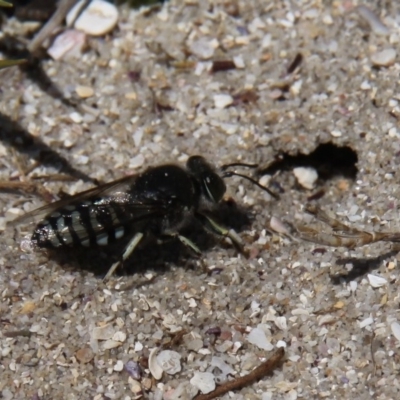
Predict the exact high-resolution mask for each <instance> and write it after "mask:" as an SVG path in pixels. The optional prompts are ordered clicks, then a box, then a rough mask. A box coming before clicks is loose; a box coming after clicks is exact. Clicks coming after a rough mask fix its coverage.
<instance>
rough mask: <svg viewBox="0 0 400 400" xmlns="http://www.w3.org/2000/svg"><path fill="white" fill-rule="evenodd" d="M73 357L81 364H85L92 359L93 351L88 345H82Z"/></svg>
mask: <svg viewBox="0 0 400 400" xmlns="http://www.w3.org/2000/svg"><path fill="white" fill-rule="evenodd" d="M75 357H76V359H77V360H78V361H79V362H80V363H81V364H87V363H89V362H90V361H92V359H93V351H92V349H91V348H90V347H82V348H81V349H79V350H78V351H77V352H76V353H75Z"/></svg>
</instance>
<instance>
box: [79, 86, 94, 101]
mask: <svg viewBox="0 0 400 400" xmlns="http://www.w3.org/2000/svg"><path fill="white" fill-rule="evenodd" d="M75 92H76V94H77V95H78V96H79V97H80V98H82V99H87V98H88V97H92V96H93V95H94V90H93V89H92V88H91V87H89V86H77V87H76V88H75Z"/></svg>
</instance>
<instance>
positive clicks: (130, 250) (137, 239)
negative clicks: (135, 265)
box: [103, 232, 143, 281]
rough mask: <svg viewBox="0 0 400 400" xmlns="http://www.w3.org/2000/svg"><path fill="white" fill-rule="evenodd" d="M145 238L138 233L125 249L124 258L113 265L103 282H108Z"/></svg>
mask: <svg viewBox="0 0 400 400" xmlns="http://www.w3.org/2000/svg"><path fill="white" fill-rule="evenodd" d="M142 238H143V233H140V232H139V233H137V234H136V235H135V236H134V237H133V238H132V239H131V240H130V241H129V243H128V245H127V246H126V248H125V251H124V252H123V254H122V257H121V259H120V260H118V261H116V262H115V263H114V264H113V265H111V268H110V269H109V270H108V272H107V274H106V276H105V277H104V278H103V281H106V280H108V279H109V278H110V277H111V276H112V275H113V273H114V272H115V270H116V269H117V268H118V267H119V266H120V265H121V264H122V263H123V262H124V261H125V260H126V259H127V258H129V257H130V255H131V254H132V253H133V251H134V250H135V248H136V246H137V245H138V244H139V242H140V241H141V240H142Z"/></svg>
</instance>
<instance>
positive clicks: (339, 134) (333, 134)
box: [331, 130, 342, 137]
mask: <svg viewBox="0 0 400 400" xmlns="http://www.w3.org/2000/svg"><path fill="white" fill-rule="evenodd" d="M331 135H332V136H333V137H340V136H342V132H340V131H338V130H333V131H331Z"/></svg>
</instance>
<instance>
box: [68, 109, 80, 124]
mask: <svg viewBox="0 0 400 400" xmlns="http://www.w3.org/2000/svg"><path fill="white" fill-rule="evenodd" d="M69 117H70V118H71V119H72V121H73V122H75V123H76V124H80V123H81V122H82V119H83V118H82V115H81V114H79V113H78V112H76V111H74V112H72V113H71V114H69Z"/></svg>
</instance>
